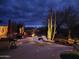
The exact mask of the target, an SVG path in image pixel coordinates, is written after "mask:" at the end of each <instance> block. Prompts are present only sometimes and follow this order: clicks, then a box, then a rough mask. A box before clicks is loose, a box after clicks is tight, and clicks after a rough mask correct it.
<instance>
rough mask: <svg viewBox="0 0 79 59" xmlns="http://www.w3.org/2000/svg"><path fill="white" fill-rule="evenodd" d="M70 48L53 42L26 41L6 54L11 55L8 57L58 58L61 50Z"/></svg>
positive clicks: (23, 58)
mask: <svg viewBox="0 0 79 59" xmlns="http://www.w3.org/2000/svg"><path fill="white" fill-rule="evenodd" d="M71 50H72V47H70V46H64V45H58V44H55V43H52V44H50V45H43V46H38V45H35V44H29V43H27V44H24V45H22V46H20V47H18V48H16V49H14V50H11V51H10V52H9V54H8V55H10V56H11V57H10V59H60V56H59V54H60V53H61V52H64V51H71Z"/></svg>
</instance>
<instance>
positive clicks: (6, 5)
mask: <svg viewBox="0 0 79 59" xmlns="http://www.w3.org/2000/svg"><path fill="white" fill-rule="evenodd" d="M69 5H71V6H73V7H74V8H75V9H76V10H79V0H0V18H6V19H9V17H11V18H12V20H15V21H16V22H24V23H25V24H26V25H27V24H28V25H29V24H30V23H31V24H41V23H42V21H43V20H45V19H46V18H47V16H48V10H49V9H50V8H52V9H56V10H63V9H64V8H65V7H68V6H69Z"/></svg>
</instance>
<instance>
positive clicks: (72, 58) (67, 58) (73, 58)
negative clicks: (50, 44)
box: [60, 52, 79, 59]
mask: <svg viewBox="0 0 79 59" xmlns="http://www.w3.org/2000/svg"><path fill="white" fill-rule="evenodd" d="M60 57H61V59H79V53H77V52H76V53H62V54H61V55H60Z"/></svg>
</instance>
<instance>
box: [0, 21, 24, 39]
mask: <svg viewBox="0 0 79 59" xmlns="http://www.w3.org/2000/svg"><path fill="white" fill-rule="evenodd" d="M14 33H18V34H22V35H23V34H24V27H23V26H20V25H18V24H16V23H15V22H12V21H11V20H9V21H8V22H5V21H3V22H1V23H0V38H6V37H7V36H8V35H12V34H14Z"/></svg>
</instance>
